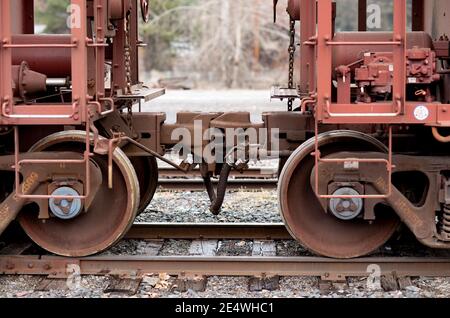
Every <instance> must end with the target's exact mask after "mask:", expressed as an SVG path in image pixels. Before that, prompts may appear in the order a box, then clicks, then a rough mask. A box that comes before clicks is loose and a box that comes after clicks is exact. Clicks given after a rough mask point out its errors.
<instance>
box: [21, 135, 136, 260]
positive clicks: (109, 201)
mask: <svg viewBox="0 0 450 318" xmlns="http://www.w3.org/2000/svg"><path fill="white" fill-rule="evenodd" d="M84 141H85V133H84V132H82V131H65V132H61V133H56V134H54V135H50V136H48V137H47V138H44V139H43V140H41V141H40V142H38V143H37V144H35V145H34V146H33V147H32V149H31V150H30V151H80V152H83V150H84V148H85V144H84ZM91 160H94V161H95V163H96V164H97V165H98V166H99V167H100V169H101V171H102V174H103V179H104V181H103V183H102V184H101V186H100V188H99V190H98V192H97V194H96V196H95V198H94V199H93V202H92V205H91V206H90V207H89V209H88V211H86V213H84V212H83V213H80V214H79V215H78V216H76V217H74V218H72V219H69V220H65V219H61V218H58V217H56V216H55V217H51V218H50V219H47V220H45V222H44V221H42V220H39V219H38V217H37V211H22V212H21V214H20V216H19V222H20V224H21V226H22V227H23V229H24V230H25V232H26V233H27V234H28V235H29V236H30V238H31V239H32V240H33V241H34V242H35V243H36V244H38V245H39V246H41V247H42V248H44V249H46V250H48V251H50V252H52V253H55V254H58V255H63V256H70V257H82V256H88V255H93V254H96V253H99V252H102V251H104V250H106V249H108V248H109V247H111V246H112V245H114V244H115V243H117V242H118V241H119V240H120V239H121V238H122V237H123V236H124V235H125V233H126V232H127V231H128V230H129V228H130V227H131V225H132V224H133V222H134V219H135V217H136V212H137V207H138V203H139V184H138V181H137V176H136V172H135V171H134V168H133V166H132V164H131V162H130V161H129V159H128V158H127V156H126V155H125V154H124V153H123V152H122V151H121V150H120V149H116V150H115V152H114V157H113V163H114V164H113V178H114V179H113V182H114V183H113V189H109V188H108V182H107V180H105V178H107V175H108V173H107V172H108V158H107V157H106V156H99V155H94V156H93V157H92V159H91Z"/></svg>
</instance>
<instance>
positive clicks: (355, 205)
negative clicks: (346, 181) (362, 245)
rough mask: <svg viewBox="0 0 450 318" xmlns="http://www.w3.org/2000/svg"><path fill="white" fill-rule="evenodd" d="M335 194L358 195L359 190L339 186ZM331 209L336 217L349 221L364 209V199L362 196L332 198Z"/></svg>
mask: <svg viewBox="0 0 450 318" xmlns="http://www.w3.org/2000/svg"><path fill="white" fill-rule="evenodd" d="M333 195H334V196H358V195H360V194H359V193H358V191H356V190H355V189H353V188H348V187H344V188H339V189H337V190H336V191H335V192H334V193H333ZM329 209H330V211H331V213H333V215H334V216H335V217H337V218H338V219H340V220H344V221H349V220H353V219H355V218H357V217H358V216H359V215H360V214H361V211H362V209H363V200H362V199H360V198H351V199H343V198H333V199H330V202H329Z"/></svg>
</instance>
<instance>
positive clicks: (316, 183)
mask: <svg viewBox="0 0 450 318" xmlns="http://www.w3.org/2000/svg"><path fill="white" fill-rule="evenodd" d="M319 134H320V132H319V121H318V120H317V119H316V120H315V132H314V153H313V154H312V155H313V156H314V159H315V166H316V167H319V164H320V163H335V164H344V163H345V162H357V163H383V164H385V165H386V170H387V173H388V177H387V179H388V188H387V193H386V194H381V195H378V194H377V195H367V194H364V195H326V194H321V193H320V186H319V183H320V181H319V180H320V179H319V178H320V174H319V169H317V168H316V169H314V173H315V178H314V179H315V180H314V191H315V194H316V196H317V197H318V198H320V199H386V198H389V197H390V196H391V195H392V171H393V168H394V165H393V164H392V158H393V149H392V126H389V128H388V136H389V137H388V139H389V144H388V159H387V160H386V159H379V158H364V159H361V158H343V159H327V158H322V157H321V152H320V149H319Z"/></svg>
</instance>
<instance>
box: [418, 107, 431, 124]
mask: <svg viewBox="0 0 450 318" xmlns="http://www.w3.org/2000/svg"><path fill="white" fill-rule="evenodd" d="M428 116H430V111H429V110H428V108H427V107H426V106H423V105H420V106H417V107H416V109H415V110H414V117H415V118H416V119H417V120H420V121H423V120H425V119H427V118H428Z"/></svg>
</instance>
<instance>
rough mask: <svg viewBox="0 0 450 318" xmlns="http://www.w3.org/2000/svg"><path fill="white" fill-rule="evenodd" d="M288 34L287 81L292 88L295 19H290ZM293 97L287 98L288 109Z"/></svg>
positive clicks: (290, 109)
mask: <svg viewBox="0 0 450 318" xmlns="http://www.w3.org/2000/svg"><path fill="white" fill-rule="evenodd" d="M289 35H290V43H289V50H288V52H289V81H288V88H294V64H295V20H294V19H290V26H289ZM294 100H295V99H294V98H289V99H288V111H290V112H291V111H292V108H293V104H294Z"/></svg>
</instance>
